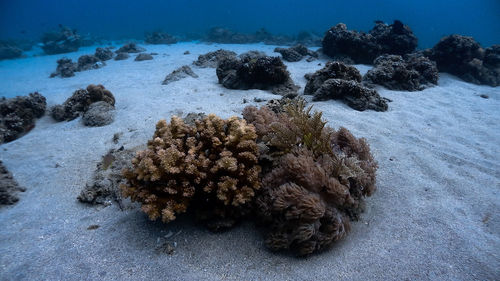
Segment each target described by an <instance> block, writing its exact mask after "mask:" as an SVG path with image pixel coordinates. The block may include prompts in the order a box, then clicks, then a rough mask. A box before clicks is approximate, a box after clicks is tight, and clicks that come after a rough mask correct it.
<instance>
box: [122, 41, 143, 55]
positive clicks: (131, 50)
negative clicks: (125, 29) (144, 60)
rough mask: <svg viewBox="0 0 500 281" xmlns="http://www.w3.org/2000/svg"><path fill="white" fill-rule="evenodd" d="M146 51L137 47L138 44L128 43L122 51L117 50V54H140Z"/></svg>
mask: <svg viewBox="0 0 500 281" xmlns="http://www.w3.org/2000/svg"><path fill="white" fill-rule="evenodd" d="M144 51H146V49H144V48H142V47H139V46H137V44H136V43H128V44H125V45H123V46H122V47H121V48H120V49H118V50H116V51H115V53H117V54H118V53H140V52H144Z"/></svg>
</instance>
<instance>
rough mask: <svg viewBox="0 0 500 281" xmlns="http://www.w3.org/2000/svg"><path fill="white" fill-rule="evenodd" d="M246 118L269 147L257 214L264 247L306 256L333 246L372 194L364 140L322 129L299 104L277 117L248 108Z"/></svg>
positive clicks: (371, 162) (371, 166) (314, 116)
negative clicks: (264, 232)
mask: <svg viewBox="0 0 500 281" xmlns="http://www.w3.org/2000/svg"><path fill="white" fill-rule="evenodd" d="M243 116H244V118H245V119H246V120H247V121H248V122H249V123H251V124H253V125H254V126H255V127H256V130H257V134H258V136H259V138H258V141H259V142H260V143H261V144H263V145H265V146H266V147H267V148H268V149H267V151H268V154H269V157H268V158H267V159H270V160H271V162H272V165H273V167H272V169H271V168H269V167H265V169H264V175H263V181H262V190H261V191H260V192H259V195H258V197H257V199H256V211H257V213H258V215H259V217H260V218H261V219H262V221H263V222H264V223H265V224H266V225H268V226H269V231H268V235H267V239H266V244H267V245H268V247H269V248H271V249H272V250H283V249H291V250H293V251H294V252H296V253H297V254H299V255H307V254H310V253H312V252H314V251H317V250H321V249H324V248H326V247H327V246H329V245H331V244H332V243H333V242H334V241H337V240H338V239H340V238H342V237H344V236H345V235H346V232H347V231H348V230H349V218H351V219H357V218H358V216H359V213H360V212H361V211H362V202H363V198H364V197H365V196H369V195H371V194H372V193H373V192H374V190H375V172H376V169H377V163H376V162H375V160H374V159H373V157H372V155H371V153H370V149H369V147H368V145H367V143H366V141H365V140H364V139H357V138H355V137H354V136H353V135H352V134H351V133H350V132H349V131H348V130H347V129H345V128H340V129H339V130H338V131H335V130H333V129H331V128H330V127H328V126H326V123H325V122H324V121H323V120H322V119H321V113H319V112H314V113H311V107H309V108H306V107H305V103H304V102H302V101H295V102H290V103H289V104H288V105H287V106H286V107H285V111H283V112H281V113H276V112H273V111H271V110H270V109H269V108H267V107H263V108H260V109H257V108H255V107H247V108H245V110H244V112H243Z"/></svg>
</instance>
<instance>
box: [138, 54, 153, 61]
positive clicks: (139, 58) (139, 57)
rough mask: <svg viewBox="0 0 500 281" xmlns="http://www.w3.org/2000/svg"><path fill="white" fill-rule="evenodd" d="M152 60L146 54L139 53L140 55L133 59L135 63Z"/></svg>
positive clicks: (150, 56)
mask: <svg viewBox="0 0 500 281" xmlns="http://www.w3.org/2000/svg"><path fill="white" fill-rule="evenodd" d="M152 59H153V56H152V55H150V54H146V53H141V54H138V55H137V56H136V57H135V59H134V60H135V61H144V60H152Z"/></svg>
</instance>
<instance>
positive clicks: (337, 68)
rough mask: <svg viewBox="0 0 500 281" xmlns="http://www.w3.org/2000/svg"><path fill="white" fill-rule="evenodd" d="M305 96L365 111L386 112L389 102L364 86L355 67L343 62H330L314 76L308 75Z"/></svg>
mask: <svg viewBox="0 0 500 281" xmlns="http://www.w3.org/2000/svg"><path fill="white" fill-rule="evenodd" d="M305 78H306V79H307V84H306V87H305V89H304V94H306V95H313V100H315V101H319V100H329V99H340V100H342V101H344V102H345V103H346V104H347V105H349V106H350V107H352V108H354V109H356V110H360V111H364V110H367V109H372V110H375V111H386V110H387V109H388V105H387V100H386V99H384V98H382V97H380V95H379V94H378V93H377V91H375V90H373V89H370V88H367V87H365V86H363V85H362V84H361V83H360V82H361V74H360V73H359V71H358V70H357V69H356V68H355V67H353V66H348V65H345V64H343V63H341V62H337V61H336V62H329V63H327V64H326V66H325V67H323V68H322V69H320V70H318V71H316V72H315V73H313V74H306V76H305Z"/></svg>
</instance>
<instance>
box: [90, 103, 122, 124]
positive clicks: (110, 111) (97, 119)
mask: <svg viewBox="0 0 500 281" xmlns="http://www.w3.org/2000/svg"><path fill="white" fill-rule="evenodd" d="M114 109H115V107H114V106H112V105H111V104H109V103H107V102H104V101H98V102H94V103H92V104H90V106H89V108H88V109H87V111H85V113H83V117H82V121H83V124H84V125H85V126H91V127H101V126H106V125H109V124H111V123H113V120H114Z"/></svg>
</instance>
